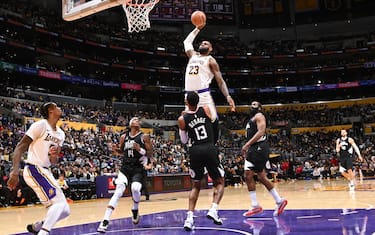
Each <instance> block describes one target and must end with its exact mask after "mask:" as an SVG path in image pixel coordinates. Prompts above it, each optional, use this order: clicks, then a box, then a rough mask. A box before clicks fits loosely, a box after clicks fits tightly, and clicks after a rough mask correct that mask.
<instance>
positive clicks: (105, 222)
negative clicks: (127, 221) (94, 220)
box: [96, 220, 109, 233]
mask: <svg viewBox="0 0 375 235" xmlns="http://www.w3.org/2000/svg"><path fill="white" fill-rule="evenodd" d="M108 225H109V221H108V220H103V221H102V222H100V224H99V227H98V229H97V230H96V231H97V232H99V233H105V232H107V229H108Z"/></svg>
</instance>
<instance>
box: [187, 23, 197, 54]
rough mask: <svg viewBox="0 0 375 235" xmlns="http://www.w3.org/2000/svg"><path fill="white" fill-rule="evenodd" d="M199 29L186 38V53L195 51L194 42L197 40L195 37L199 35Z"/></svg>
mask: <svg viewBox="0 0 375 235" xmlns="http://www.w3.org/2000/svg"><path fill="white" fill-rule="evenodd" d="M199 31H200V30H199V29H198V28H195V29H194V30H193V31H191V32H190V33H189V35H188V36H187V37H186V38H185V40H184V48H185V51H189V50H194V47H193V41H194V39H195V37H196V36H197V35H198V33H199Z"/></svg>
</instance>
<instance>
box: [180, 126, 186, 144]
mask: <svg viewBox="0 0 375 235" xmlns="http://www.w3.org/2000/svg"><path fill="white" fill-rule="evenodd" d="M179 134H180V139H181V142H182V143H183V144H186V143H187V142H188V135H187V132H186V131H184V130H181V129H179Z"/></svg>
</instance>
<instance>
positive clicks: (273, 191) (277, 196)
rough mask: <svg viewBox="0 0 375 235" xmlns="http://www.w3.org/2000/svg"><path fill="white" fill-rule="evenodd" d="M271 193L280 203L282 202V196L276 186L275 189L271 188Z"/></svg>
mask: <svg viewBox="0 0 375 235" xmlns="http://www.w3.org/2000/svg"><path fill="white" fill-rule="evenodd" d="M270 194H271V195H272V197H273V198H274V199H275V201H276V203H280V202H281V197H280V196H279V194H278V193H277V191H276V189H275V188H273V189H271V190H270Z"/></svg>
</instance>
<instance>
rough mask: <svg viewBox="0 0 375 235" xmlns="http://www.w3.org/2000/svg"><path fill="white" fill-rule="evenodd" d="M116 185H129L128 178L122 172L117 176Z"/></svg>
mask: <svg viewBox="0 0 375 235" xmlns="http://www.w3.org/2000/svg"><path fill="white" fill-rule="evenodd" d="M114 184H115V185H116V186H117V185H119V184H125V186H126V185H128V178H127V177H126V176H125V175H124V174H123V173H121V171H120V172H119V173H118V175H117V178H116V179H115V181H114Z"/></svg>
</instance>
